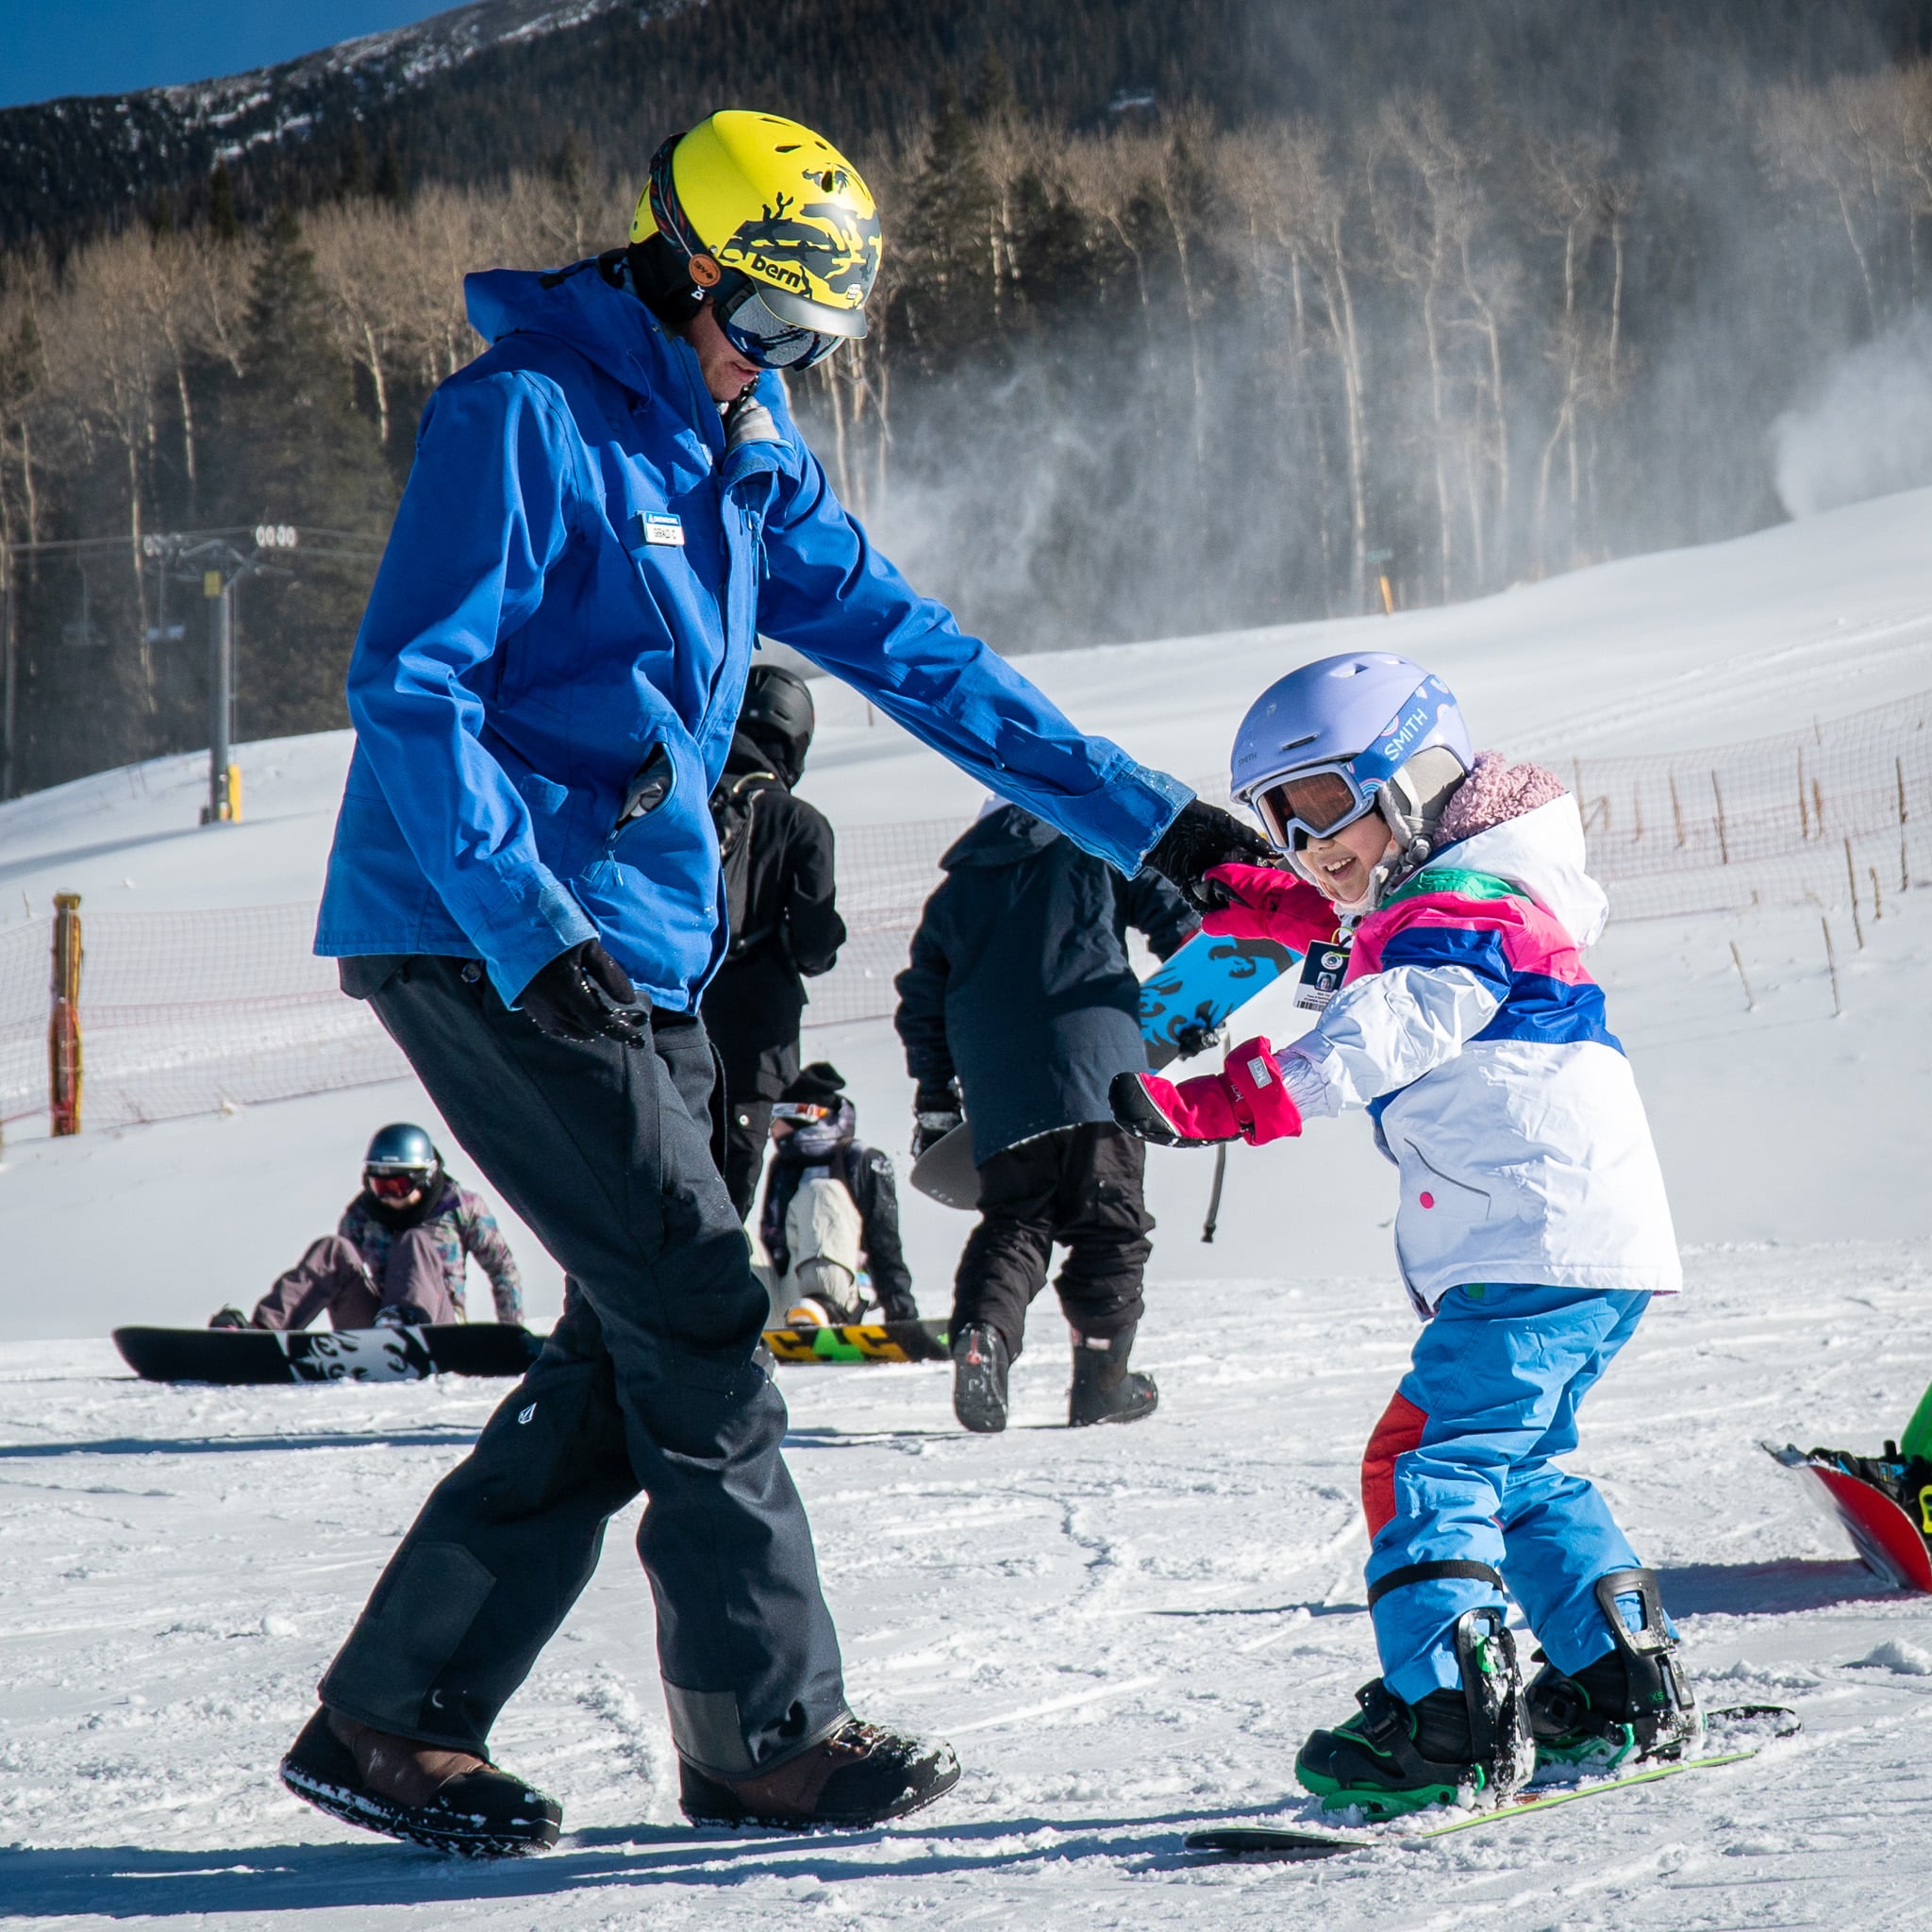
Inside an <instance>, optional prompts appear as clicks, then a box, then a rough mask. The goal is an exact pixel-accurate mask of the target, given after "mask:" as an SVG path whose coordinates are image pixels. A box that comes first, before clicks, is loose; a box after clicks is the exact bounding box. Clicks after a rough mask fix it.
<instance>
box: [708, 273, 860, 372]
mask: <svg viewBox="0 0 1932 1932" xmlns="http://www.w3.org/2000/svg"><path fill="white" fill-rule="evenodd" d="M711 313H712V314H713V315H715V316H716V317H717V318H718V326H719V327H720V328H722V329H723V330H724V340H725V341H727V342H729V343H730V344H731V346H732V347H733V348H734V349H736V350H737V351H738V353H739V354H740V355H741V356H742V357H743V358H744V359H745V360H746V361H747V362H756V363H757V364H758V367H759V368H760V369H792V370H802V369H810V368H812V367H814V366H815V365H816V364H818V363H820V362H823V361H824V359H825V358H826V357H827V356H829V355H830V354H831V353H832V351H833V350H834V349H836V348H837V347H838V346H839V344H840V343H841V341H844V340H845V338H844V337H843V336H834V335H827V334H825V333H824V330H822V329H816V328H800V327H799V326H798V325H797V324H796V323H793V322H787V321H786V320H785V318H784V317H783V316H782V315H779V314H777V313H775V312H774V309H773V308H772V307H771V305H770V304H769V303H767V302H766V300H765V298H764V297H763V296H762V295H761V294H759V293H758V284H757V283H756V282H755V281H753V280H752V278H751V277H750V276H749V275H743V274H741V272H740V271H739V270H737V269H735V268H727V269H726V270H725V271H724V274H723V275H720V276H719V278H718V285H717V287H716V288H715V289H713V290H712V291H711Z"/></svg>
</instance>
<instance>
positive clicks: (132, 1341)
mask: <svg viewBox="0 0 1932 1932" xmlns="http://www.w3.org/2000/svg"><path fill="white" fill-rule="evenodd" d="M114 1346H115V1347H116V1348H118V1349H119V1350H120V1351H121V1358H122V1360H123V1361H125V1363H126V1364H127V1366H128V1367H129V1368H130V1369H132V1370H133V1371H134V1373H135V1374H137V1375H139V1376H140V1377H141V1378H142V1380H143V1381H146V1382H217V1383H221V1384H223V1385H225V1386H226V1387H230V1388H239V1387H243V1386H251V1385H258V1384H261V1383H270V1382H419V1381H421V1380H423V1379H424V1377H425V1376H428V1375H521V1374H523V1373H524V1371H525V1369H527V1368H528V1367H529V1366H530V1364H531V1363H532V1362H533V1361H535V1360H536V1358H537V1355H538V1351H539V1350H540V1349H541V1347H542V1346H543V1343H542V1340H541V1337H539V1336H535V1335H532V1334H531V1333H530V1331H529V1330H528V1329H527V1328H517V1327H512V1326H509V1325H508V1324H504V1323H500V1322H450V1323H439V1324H436V1325H434V1326H432V1327H423V1328H335V1329H330V1328H297V1329H292V1330H275V1329H269V1328H117V1329H115V1330H114Z"/></svg>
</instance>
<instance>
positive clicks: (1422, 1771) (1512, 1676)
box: [1294, 1606, 1536, 1818]
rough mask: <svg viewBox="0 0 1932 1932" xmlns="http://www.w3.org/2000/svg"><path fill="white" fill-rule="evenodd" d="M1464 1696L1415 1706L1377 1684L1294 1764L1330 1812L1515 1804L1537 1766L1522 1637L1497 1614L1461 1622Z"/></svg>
mask: <svg viewBox="0 0 1932 1932" xmlns="http://www.w3.org/2000/svg"><path fill="white" fill-rule="evenodd" d="M1456 1659H1457V1665H1458V1667H1459V1668H1460V1670H1461V1673H1462V1683H1461V1685H1460V1686H1459V1687H1458V1688H1457V1689H1454V1690H1438V1691H1430V1692H1429V1693H1428V1695H1427V1696H1426V1697H1424V1698H1422V1699H1420V1700H1419V1701H1418V1702H1416V1703H1415V1704H1412V1705H1411V1704H1405V1703H1404V1702H1403V1700H1402V1699H1401V1698H1400V1697H1398V1696H1396V1694H1395V1693H1394V1692H1393V1691H1391V1690H1390V1689H1389V1687H1388V1685H1387V1684H1386V1683H1385V1682H1384V1681H1383V1680H1382V1679H1381V1678H1380V1677H1377V1678H1376V1679H1375V1681H1374V1683H1373V1684H1364V1685H1363V1686H1362V1688H1361V1689H1360V1690H1359V1691H1357V1692H1356V1702H1357V1704H1359V1705H1360V1706H1361V1714H1360V1715H1359V1716H1358V1717H1352V1718H1350V1719H1349V1720H1348V1722H1347V1723H1346V1724H1338V1725H1337V1726H1336V1728H1335V1729H1334V1730H1332V1731H1316V1732H1315V1733H1314V1734H1313V1735H1312V1736H1311V1737H1310V1738H1309V1739H1308V1741H1307V1743H1306V1744H1304V1745H1303V1746H1302V1748H1301V1752H1300V1754H1299V1755H1298V1756H1297V1757H1296V1758H1295V1761H1294V1774H1295V1777H1296V1779H1297V1781H1298V1782H1299V1783H1300V1784H1301V1786H1302V1788H1303V1789H1304V1790H1309V1791H1312V1792H1314V1794H1315V1795H1316V1796H1317V1797H1318V1798H1320V1799H1321V1801H1322V1808H1323V1809H1324V1811H1341V1810H1347V1809H1355V1810H1358V1811H1360V1812H1362V1813H1363V1814H1364V1815H1365V1816H1367V1817H1370V1818H1399V1817H1401V1816H1402V1815H1403V1814H1404V1813H1406V1812H1409V1811H1420V1810H1421V1809H1423V1807H1424V1806H1428V1805H1472V1806H1478V1807H1482V1808H1483V1809H1485V1810H1487V1809H1491V1808H1492V1807H1495V1806H1497V1805H1503V1804H1507V1802H1508V1800H1509V1797H1510V1795H1511V1794H1512V1793H1513V1792H1514V1791H1516V1790H1519V1789H1520V1788H1521V1787H1522V1786H1523V1785H1524V1784H1525V1783H1527V1782H1528V1779H1529V1775H1530V1774H1531V1772H1533V1771H1534V1770H1535V1769H1536V1746H1535V1745H1534V1744H1533V1743H1532V1742H1531V1741H1530V1736H1529V1724H1528V1719H1527V1717H1526V1715H1525V1713H1524V1700H1523V1691H1522V1686H1521V1681H1520V1680H1519V1678H1518V1676H1517V1674H1516V1640H1515V1639H1514V1638H1513V1637H1512V1636H1511V1635H1510V1634H1509V1631H1508V1628H1507V1625H1506V1624H1505V1623H1504V1619H1503V1612H1502V1610H1501V1609H1500V1608H1499V1607H1495V1606H1491V1607H1486V1608H1483V1609H1479V1610H1468V1611H1465V1612H1464V1613H1463V1614H1462V1616H1460V1617H1458V1618H1457V1622H1456Z"/></svg>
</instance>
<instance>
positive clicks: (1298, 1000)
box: [1294, 932, 1355, 1013]
mask: <svg viewBox="0 0 1932 1932" xmlns="http://www.w3.org/2000/svg"><path fill="white" fill-rule="evenodd" d="M1354 943H1355V935H1354V934H1353V933H1352V932H1350V933H1338V934H1337V935H1336V936H1335V937H1334V938H1333V939H1332V940H1324V941H1322V942H1321V943H1320V944H1319V945H1313V946H1310V947H1309V948H1308V950H1307V955H1306V957H1305V958H1303V960H1302V973H1301V979H1300V982H1299V983H1298V984H1297V985H1296V987H1295V990H1294V1003H1295V1005H1296V1006H1298V1007H1306V1008H1307V1009H1308V1010H1309V1011H1310V1012H1315V1013H1319V1012H1320V1011H1321V1010H1322V1008H1324V1007H1325V1006H1326V1005H1327V1004H1328V1002H1329V1001H1330V1000H1332V999H1333V998H1334V997H1335V995H1336V994H1337V993H1338V992H1340V991H1341V982H1342V980H1343V978H1345V977H1346V975H1347V973H1348V949H1349V948H1350V946H1352V945H1353V944H1354Z"/></svg>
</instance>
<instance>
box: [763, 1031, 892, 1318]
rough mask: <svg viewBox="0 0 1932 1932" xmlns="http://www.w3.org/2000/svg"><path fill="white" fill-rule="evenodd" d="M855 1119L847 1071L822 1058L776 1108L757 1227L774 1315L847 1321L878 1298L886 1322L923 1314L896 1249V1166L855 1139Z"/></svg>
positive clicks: (785, 1094) (813, 1064)
mask: <svg viewBox="0 0 1932 1932" xmlns="http://www.w3.org/2000/svg"><path fill="white" fill-rule="evenodd" d="M857 1124H858V1117H857V1115H856V1114H855V1112H854V1110H853V1106H852V1103H851V1101H849V1100H848V1099H846V1097H845V1082H844V1080H843V1078H842V1077H841V1075H840V1073H839V1070H838V1069H837V1068H836V1067H833V1066H829V1065H827V1064H826V1062H825V1061H824V1060H814V1061H813V1062H812V1064H811V1065H810V1066H808V1067H807V1068H806V1069H805V1070H804V1072H803V1073H801V1074H799V1075H798V1076H797V1078H796V1079H794V1080H793V1081H792V1082H791V1084H790V1085H789V1086H788V1087H787V1088H786V1089H785V1091H784V1092H783V1093H782V1094H781V1095H780V1096H779V1098H778V1100H777V1101H776V1103H775V1104H774V1107H773V1108H772V1142H773V1145H772V1165H771V1168H770V1171H769V1173H768V1174H767V1175H766V1179H765V1206H764V1211H763V1213H762V1215H761V1216H760V1218H759V1223H758V1234H759V1238H760V1239H761V1240H762V1241H764V1244H765V1253H766V1254H767V1255H768V1256H770V1257H771V1262H772V1280H771V1284H770V1286H771V1294H772V1316H773V1319H774V1321H781V1322H785V1323H788V1324H792V1325H793V1326H796V1325H798V1324H813V1325H816V1326H820V1327H826V1326H842V1325H844V1324H847V1323H852V1322H857V1321H858V1320H859V1319H860V1318H861V1317H862V1316H863V1314H864V1313H865V1309H866V1307H867V1305H868V1302H869V1301H871V1300H876V1301H877V1303H878V1305H879V1312H880V1318H881V1319H882V1320H884V1321H887V1322H916V1321H918V1319H919V1305H918V1303H916V1302H915V1301H914V1300H913V1299H912V1276H911V1274H910V1273H909V1272H908V1269H907V1266H906V1257H905V1255H904V1254H903V1253H902V1252H901V1251H900V1247H899V1191H898V1188H897V1186H896V1184H895V1183H894V1181H893V1179H892V1163H891V1160H889V1159H888V1158H886V1156H885V1155H884V1154H882V1153H880V1151H879V1150H878V1149H877V1148H876V1147H868V1146H866V1144H865V1143H864V1142H863V1141H858V1140H856V1139H854V1130H855V1128H856V1126H857ZM861 1271H864V1272H865V1274H869V1275H870V1277H871V1279H870V1286H869V1287H868V1284H867V1282H866V1280H864V1279H863V1278H861Z"/></svg>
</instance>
